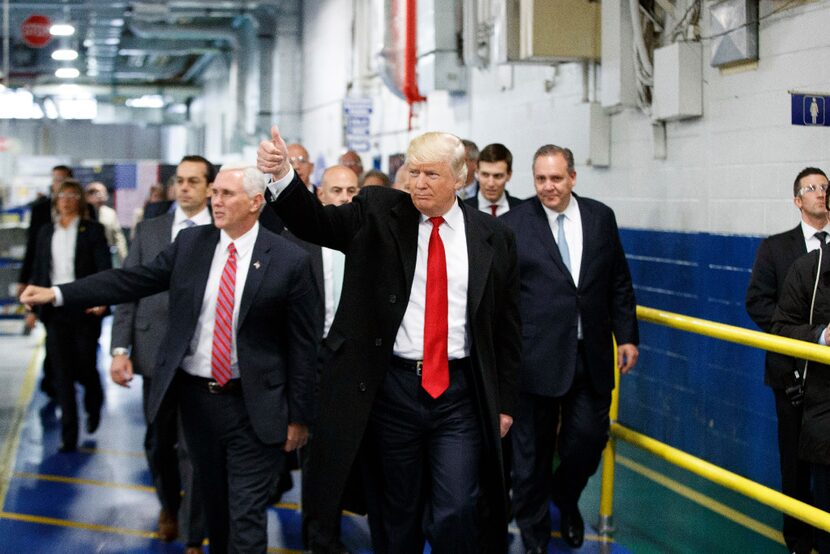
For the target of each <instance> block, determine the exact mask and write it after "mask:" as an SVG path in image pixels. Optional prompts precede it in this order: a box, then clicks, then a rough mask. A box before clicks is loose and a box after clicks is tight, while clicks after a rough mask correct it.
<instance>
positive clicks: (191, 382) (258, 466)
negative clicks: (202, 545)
mask: <svg viewBox="0 0 830 554" xmlns="http://www.w3.org/2000/svg"><path fill="white" fill-rule="evenodd" d="M198 379H199V378H193V377H189V376H186V374H184V373H182V372H180V373H179V375H178V376H177V378H176V382H174V383H173V385H172V387H174V388H175V389H176V391H171V392H173V393H174V394H175V392H178V401H179V410H180V412H181V416H182V430H183V431H184V439H185V441H186V442H187V447H188V449H189V451H190V454H191V459H192V461H193V470H194V472H195V474H196V483H197V486H198V487H199V488H200V490H201V492H202V495H203V498H204V506H205V515H206V520H207V527H208V536H209V537H210V552H211V554H224V553H226V552H233V553H237V552H238V553H245V554H250V553H255V552H263V553H264V552H266V550H267V548H268V533H267V530H268V526H267V519H266V514H265V511H266V508H267V507H268V499H269V498H270V493H271V487H272V485H273V483H274V480H275V479H276V478H277V474H278V473H279V471H280V470H281V468H282V464H283V463H284V460H285V456H284V452H283V450H282V444H265V443H263V442H262V441H260V440H259V438H258V437H257V435H256V433H255V432H254V429H253V427H252V426H251V420H250V418H249V417H248V410H247V408H246V407H245V400H244V399H243V397H242V390H241V387H240V388H237V390H236V392H234V393H224V394H212V393H211V392H209V391H208V388H207V387H206V386H205V384H204V382H199V380H198ZM168 394H170V393H168ZM165 400H166V399H165Z"/></svg>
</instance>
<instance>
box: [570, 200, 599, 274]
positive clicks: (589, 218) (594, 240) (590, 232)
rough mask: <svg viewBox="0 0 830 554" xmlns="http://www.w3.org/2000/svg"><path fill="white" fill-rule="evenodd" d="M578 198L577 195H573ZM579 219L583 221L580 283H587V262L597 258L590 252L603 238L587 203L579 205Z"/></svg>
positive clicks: (597, 222)
mask: <svg viewBox="0 0 830 554" xmlns="http://www.w3.org/2000/svg"><path fill="white" fill-rule="evenodd" d="M573 196H574V197H576V195H575V194H574V195H573ZM579 217H580V219H582V258H581V259H580V264H579V282H580V283H584V282H585V271H586V269H585V268H586V267H588V264H587V263H586V260H593V259H596V256H589V255H588V251H589V250H590V249H593V248H595V247H597V245H598V244H602V241H603V237H602V234H601V233H600V230H599V221H597V218H595V217H594V213H593V212H592V211H591V208H590V206H588V205H587V203H586V202H582V203H581V204H579Z"/></svg>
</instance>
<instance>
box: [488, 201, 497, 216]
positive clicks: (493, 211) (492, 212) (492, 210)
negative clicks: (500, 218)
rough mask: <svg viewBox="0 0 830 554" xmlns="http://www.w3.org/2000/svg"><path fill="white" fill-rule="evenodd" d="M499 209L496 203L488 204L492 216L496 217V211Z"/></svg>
mask: <svg viewBox="0 0 830 554" xmlns="http://www.w3.org/2000/svg"><path fill="white" fill-rule="evenodd" d="M498 209H499V205H498V204H490V213H491V214H493V217H496V211H497V210H498Z"/></svg>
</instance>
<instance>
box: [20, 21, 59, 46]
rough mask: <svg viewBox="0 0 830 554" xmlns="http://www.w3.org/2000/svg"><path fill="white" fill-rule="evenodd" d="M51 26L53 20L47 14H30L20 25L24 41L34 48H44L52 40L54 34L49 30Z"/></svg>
mask: <svg viewBox="0 0 830 554" xmlns="http://www.w3.org/2000/svg"><path fill="white" fill-rule="evenodd" d="M51 26H52V22H51V21H49V18H48V17H46V16H45V15H40V14H34V15H30V16H29V17H27V18H26V20H25V21H23V24H22V25H21V26H20V31H21V34H22V35H23V42H25V43H26V44H28V45H29V46H31V47H32V48H43V47H44V46H46V45H47V44H49V41H50V40H52V34H51V33H50V32H49V28H50V27H51Z"/></svg>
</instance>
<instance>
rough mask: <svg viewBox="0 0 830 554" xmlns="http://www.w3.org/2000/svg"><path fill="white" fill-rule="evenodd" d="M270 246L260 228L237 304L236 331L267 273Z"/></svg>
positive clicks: (240, 325)
mask: <svg viewBox="0 0 830 554" xmlns="http://www.w3.org/2000/svg"><path fill="white" fill-rule="evenodd" d="M270 251H271V244H270V242H269V241H268V238H267V237H266V236H265V232H264V229H262V228H260V229H259V233H258V234H257V238H256V242H254V249H253V252H251V267H249V268H248V277H247V279H245V289H244V290H243V291H242V301H241V302H240V303H239V320H238V322H237V329H239V328H241V327H242V322H243V321H245V316H246V315H248V310H250V309H251V304H252V303H253V300H254V297H255V296H256V293H257V291H258V290H259V287H260V285H261V284H262V280H263V277H264V276H265V274H266V273H267V272H268V264H269V263H270V261H271V256H269V254H268V253H269V252H270Z"/></svg>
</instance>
